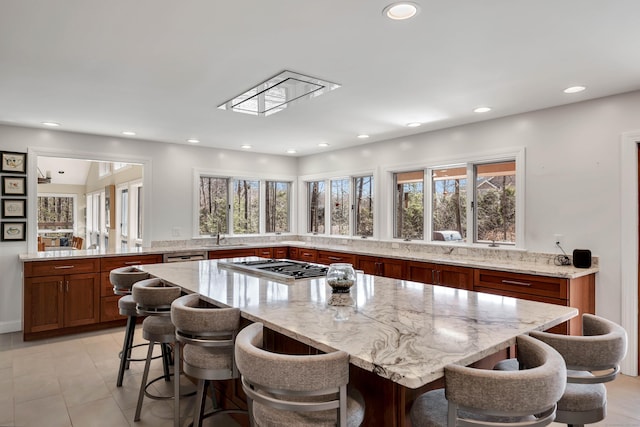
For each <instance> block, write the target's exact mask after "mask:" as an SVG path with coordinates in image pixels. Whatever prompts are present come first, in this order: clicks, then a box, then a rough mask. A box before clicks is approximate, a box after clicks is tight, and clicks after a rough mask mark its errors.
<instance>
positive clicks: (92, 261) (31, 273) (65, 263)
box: [24, 258, 100, 277]
mask: <svg viewBox="0 0 640 427" xmlns="http://www.w3.org/2000/svg"><path fill="white" fill-rule="evenodd" d="M98 271H100V259H99V258H83V259H67V260H59V261H33V262H25V263H24V277H37V276H51V275H57V274H78V273H94V272H98Z"/></svg>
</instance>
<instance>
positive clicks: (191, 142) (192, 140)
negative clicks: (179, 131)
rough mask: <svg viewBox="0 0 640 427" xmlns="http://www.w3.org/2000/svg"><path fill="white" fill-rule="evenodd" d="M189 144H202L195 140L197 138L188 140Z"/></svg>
mask: <svg viewBox="0 0 640 427" xmlns="http://www.w3.org/2000/svg"><path fill="white" fill-rule="evenodd" d="M187 142H188V143H189V144H198V143H199V142H200V140H199V139H195V138H189V139H187Z"/></svg>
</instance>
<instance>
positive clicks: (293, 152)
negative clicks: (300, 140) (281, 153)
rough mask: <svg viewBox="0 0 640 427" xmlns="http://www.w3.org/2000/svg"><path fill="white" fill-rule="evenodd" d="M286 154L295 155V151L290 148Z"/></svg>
mask: <svg viewBox="0 0 640 427" xmlns="http://www.w3.org/2000/svg"><path fill="white" fill-rule="evenodd" d="M287 153H289V154H296V150H294V149H292V148H290V149H289V150H287Z"/></svg>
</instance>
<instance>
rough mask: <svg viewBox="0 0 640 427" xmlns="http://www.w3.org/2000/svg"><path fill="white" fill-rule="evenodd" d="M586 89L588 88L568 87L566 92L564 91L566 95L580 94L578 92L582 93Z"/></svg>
mask: <svg viewBox="0 0 640 427" xmlns="http://www.w3.org/2000/svg"><path fill="white" fill-rule="evenodd" d="M586 88H587V87H586V86H571V87H568V88H566V89H565V90H563V92H564V93H578V92H582V91H583V90H585V89H586Z"/></svg>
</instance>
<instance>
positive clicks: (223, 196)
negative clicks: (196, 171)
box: [199, 176, 229, 235]
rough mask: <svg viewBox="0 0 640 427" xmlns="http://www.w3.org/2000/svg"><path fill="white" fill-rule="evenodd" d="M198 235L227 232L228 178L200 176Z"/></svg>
mask: <svg viewBox="0 0 640 427" xmlns="http://www.w3.org/2000/svg"><path fill="white" fill-rule="evenodd" d="M199 194H200V197H199V198H200V203H199V207H200V209H199V211H200V215H199V217H200V221H199V231H200V235H212V234H217V233H228V232H229V231H228V228H227V224H228V221H227V218H228V212H229V179H228V178H215V177H211V176H201V177H200V192H199Z"/></svg>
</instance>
